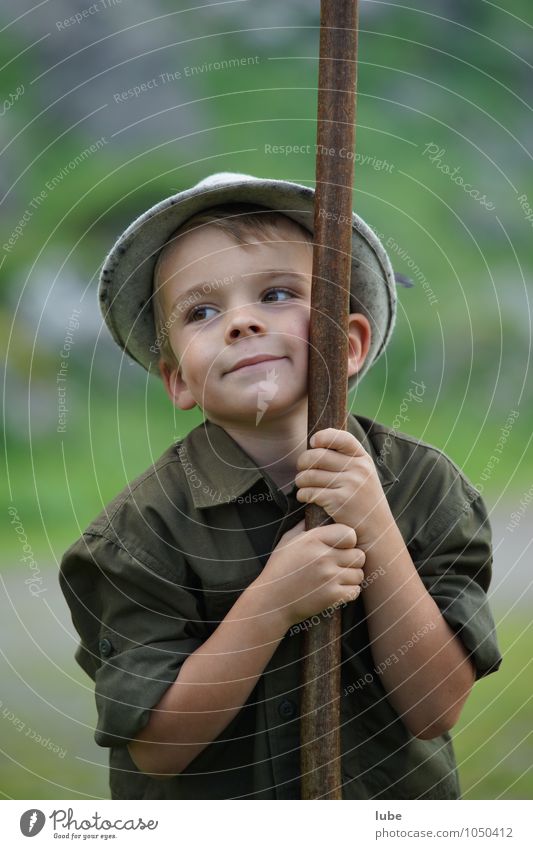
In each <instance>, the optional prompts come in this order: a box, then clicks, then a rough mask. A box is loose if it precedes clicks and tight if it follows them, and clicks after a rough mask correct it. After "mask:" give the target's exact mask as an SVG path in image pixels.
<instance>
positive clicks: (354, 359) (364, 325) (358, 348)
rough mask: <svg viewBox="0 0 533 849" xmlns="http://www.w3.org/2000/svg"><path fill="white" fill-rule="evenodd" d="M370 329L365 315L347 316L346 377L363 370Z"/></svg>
mask: <svg viewBox="0 0 533 849" xmlns="http://www.w3.org/2000/svg"><path fill="white" fill-rule="evenodd" d="M371 339H372V328H371V327H370V322H369V320H368V319H367V317H366V315H363V313H360V312H353V313H350V315H349V316H348V377H352V376H353V375H354V374H357V373H358V372H360V371H361V369H362V368H363V365H364V362H365V360H366V356H367V354H368V349H369V348H370V342H371Z"/></svg>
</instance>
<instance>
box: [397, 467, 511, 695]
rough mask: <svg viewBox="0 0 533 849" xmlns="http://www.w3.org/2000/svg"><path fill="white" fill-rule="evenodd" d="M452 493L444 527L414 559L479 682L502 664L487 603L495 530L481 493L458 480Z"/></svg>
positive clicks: (428, 589) (427, 587)
mask: <svg viewBox="0 0 533 849" xmlns="http://www.w3.org/2000/svg"><path fill="white" fill-rule="evenodd" d="M452 490H454V492H453V497H452V496H450V497H449V498H448V499H447V505H448V511H447V513H446V514H445V515H446V521H445V526H444V528H440V529H439V532H438V534H437V535H436V536H435V537H434V538H433V539H431V540H430V541H429V542H427V543H426V544H425V546H424V548H423V550H421V551H420V553H419V554H418V555H417V556H416V558H413V559H414V563H415V566H416V567H417V569H418V572H419V574H420V577H421V579H422V581H423V583H424V586H425V587H426V589H427V591H428V592H429V593H430V595H431V597H432V598H433V600H434V601H435V603H436V604H437V605H438V607H439V610H440V612H441V614H442V616H443V617H444V619H445V620H446V621H447V623H448V625H450V627H451V628H452V629H453V630H454V631H455V633H456V634H457V636H458V637H459V639H460V640H461V641H462V643H463V645H464V647H465V649H466V650H467V652H468V653H469V656H470V659H471V660H472V662H473V663H474V666H475V671H476V680H478V679H479V678H483V677H484V676H485V675H488V674H489V673H491V672H496V670H497V669H498V668H499V667H500V664H501V662H502V657H501V654H500V651H499V648H498V642H497V638H496V629H495V625H494V620H493V617H492V613H491V610H490V607H489V603H488V598H487V590H488V588H489V584H490V580H491V576H492V546H491V529H490V524H489V519H488V515H487V510H486V507H485V504H484V502H483V500H482V498H481V496H480V494H479V493H478V492H477V490H475V489H474V488H473V487H471V486H470V485H468V486H466V485H465V483H463V482H462V481H460V480H458V479H456V481H455V483H454V485H453V487H452ZM450 505H452V507H450ZM439 512H441V511H439ZM441 516H442V513H441ZM439 525H440V526H441V525H442V522H440V523H439Z"/></svg>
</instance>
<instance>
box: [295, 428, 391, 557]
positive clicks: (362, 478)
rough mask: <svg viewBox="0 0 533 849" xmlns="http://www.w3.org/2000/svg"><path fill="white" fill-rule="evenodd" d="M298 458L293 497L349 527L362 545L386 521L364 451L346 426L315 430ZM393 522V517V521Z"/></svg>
mask: <svg viewBox="0 0 533 849" xmlns="http://www.w3.org/2000/svg"><path fill="white" fill-rule="evenodd" d="M311 446H312V447H311V448H308V449H307V450H306V451H304V452H303V453H302V454H300V456H299V457H298V461H297V463H296V468H297V469H299V472H298V474H297V475H296V477H295V483H296V485H297V487H298V491H297V493H296V497H297V499H298V501H303V502H305V503H313V504H319V505H320V507H322V508H323V509H324V510H325V511H326V513H327V514H328V515H329V516H331V518H332V519H334V520H335V522H341V523H342V524H345V525H349V526H350V527H352V528H353V529H354V530H355V532H356V534H357V547H358V548H364V547H368V546H369V544H370V543H371V542H372V540H375V539H376V538H377V537H379V536H380V534H381V531H382V530H385V529H386V528H387V527H388V526H389V525H390V522H391V516H392V514H391V511H390V508H389V504H388V501H387V499H386V497H385V493H384V491H383V487H382V486H381V481H380V479H379V477H378V473H377V469H376V466H375V464H374V461H373V460H372V457H371V456H370V454H368V452H367V451H365V449H364V448H363V446H362V445H361V443H360V442H359V441H358V440H357V439H356V438H355V436H353V435H352V434H351V433H349V432H348V431H346V430H337V429H336V428H333V427H329V428H326V429H325V430H319V431H317V432H316V433H315V434H314V437H313V438H312V440H311ZM393 521H394V520H393Z"/></svg>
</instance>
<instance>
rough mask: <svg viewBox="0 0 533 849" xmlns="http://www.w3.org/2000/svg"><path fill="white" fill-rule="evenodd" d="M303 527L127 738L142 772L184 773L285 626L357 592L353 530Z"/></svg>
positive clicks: (236, 705) (229, 715) (242, 695)
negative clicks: (139, 727)
mask: <svg viewBox="0 0 533 849" xmlns="http://www.w3.org/2000/svg"><path fill="white" fill-rule="evenodd" d="M304 525H305V523H304V521H303V520H302V521H301V522H299V523H298V524H297V525H295V526H294V527H293V528H292V529H291V530H290V531H287V532H286V533H285V534H283V536H282V538H281V540H280V541H279V543H278V545H277V546H276V548H275V549H274V551H273V552H272V554H271V556H270V557H269V559H268V561H267V563H266V565H265V567H264V569H263V571H262V572H261V574H260V575H259V576H258V577H257V578H256V580H255V581H254V582H253V583H252V584H250V586H249V587H248V588H247V589H246V590H244V592H243V593H242V594H241V595H240V596H239V598H238V599H237V601H236V602H235V604H234V605H233V607H232V608H231V610H230V611H229V613H228V614H227V616H226V617H225V619H223V620H222V622H221V623H220V625H219V626H218V628H217V629H216V631H215V632H214V633H213V634H211V636H210V637H209V638H208V639H207V640H206V641H205V642H204V643H203V644H202V645H201V646H200V647H199V648H197V649H196V651H194V652H193V653H192V654H190V655H189V657H188V658H187V659H186V660H185V661H184V662H183V664H182V666H181V669H180V671H179V674H178V676H177V678H176V679H175V681H174V682H173V683H172V684H171V685H170V687H169V688H168V689H167V691H166V692H165V693H164V695H163V697H162V698H161V699H160V701H159V702H158V703H157V704H156V707H155V708H152V710H151V712H150V717H149V720H148V723H147V725H146V726H145V727H144V728H143V730H142V731H141V732H140V733H139V734H137V736H136V737H135V739H134V740H133V741H132V742H131V743H129V745H128V749H129V752H130V754H131V756H132V758H133V760H134V762H135V763H136V764H137V766H138V768H139V769H140V770H142V771H143V772H147V773H149V774H150V775H152V776H153V777H154V778H157V777H160V778H162V777H165V776H171V775H176V774H177V773H179V772H182V771H183V770H184V769H185V768H186V767H187V766H188V764H189V763H190V762H191V761H192V760H193V759H194V758H195V757H196V756H197V755H199V754H200V752H201V751H202V750H203V749H205V748H206V746H208V745H209V743H211V742H212V741H213V740H215V738H216V737H218V735H219V734H220V733H221V732H222V731H223V730H224V728H226V726H227V725H228V724H229V723H230V722H231V720H232V719H233V718H234V717H235V716H236V715H237V714H238V713H239V711H240V710H241V708H242V706H243V705H244V703H245V701H246V700H247V698H248V697H249V695H250V693H251V692H252V690H253V688H254V686H255V684H256V682H257V680H258V678H259V677H260V675H261V673H262V672H263V670H264V668H265V667H266V665H267V664H268V662H269V660H270V658H271V657H272V655H273V654H274V652H275V650H276V648H277V646H278V645H279V643H280V641H281V640H282V639H283V637H284V636H285V633H286V632H287V630H288V629H289V628H290V626H291V625H293V624H294V623H295V622H300V621H302V620H304V619H305V618H306V617H308V616H312V615H314V614H317V613H319V612H320V611H322V610H325V609H326V608H327V607H329V606H330V605H331V604H336V603H339V601H341V602H342V601H351V600H354V599H355V598H357V596H358V595H359V592H360V584H361V581H362V580H363V578H364V572H363V569H362V567H363V565H364V562H365V558H364V554H363V552H362V551H360V550H359V549H358V548H356V547H355V546H356V534H355V532H354V530H353V528H350V527H348V526H346V525H342V524H330V525H326V526H321V527H318V528H313V529H312V530H309V531H305V529H304ZM295 552H296V553H295Z"/></svg>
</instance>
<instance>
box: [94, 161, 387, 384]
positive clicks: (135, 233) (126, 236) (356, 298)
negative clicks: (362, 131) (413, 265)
mask: <svg viewBox="0 0 533 849" xmlns="http://www.w3.org/2000/svg"><path fill="white" fill-rule="evenodd" d="M314 197H315V192H314V189H312V188H310V187H308V186H303V185H300V184H299V183H292V182H288V181H286V180H268V179H263V178H261V177H252V176H250V175H249V174H238V173H231V172H221V173H218V174H213V175H211V176H210V177H207V178H206V179H204V180H201V181H200V182H199V183H197V184H196V185H195V186H193V187H192V188H190V189H186V190H185V191H183V192H178V194H175V195H172V196H171V197H168V198H165V200H162V201H160V202H159V203H157V204H155V206H152V207H151V209H149V210H147V212H144V213H143V214H142V215H140V216H139V217H138V218H136V219H135V221H133V223H132V224H130V226H129V227H128V228H127V229H126V230H125V231H124V233H123V234H122V235H121V236H120V238H119V239H118V240H117V241H116V242H115V244H114V246H113V248H112V249H111V251H110V253H109V254H108V256H107V257H106V259H105V262H104V265H103V268H102V272H101V275H100V285H99V300H100V308H101V311H102V315H103V317H104V319H105V322H106V324H107V326H108V328H109V330H110V331H111V335H112V336H113V339H114V340H115V342H116V343H117V344H118V345H119V346H120V347H121V348H122V349H123V350H124V351H125V352H126V353H127V354H128V355H129V356H130V357H132V358H133V359H134V360H136V362H138V363H139V364H140V365H141V366H143V367H144V368H145V369H147V370H148V371H150V372H155V373H156V374H157V375H159V369H158V367H157V363H158V361H159V358H160V353H159V346H158V345H157V344H156V337H157V330H156V326H155V320H154V310H153V273H154V268H155V264H156V262H157V258H158V255H159V253H160V251H161V249H162V248H163V246H164V245H165V243H166V242H167V241H168V240H169V239H170V237H171V236H172V234H173V233H174V231H175V230H177V229H178V227H180V226H181V225H182V224H184V223H185V221H187V220H188V219H189V218H191V217H192V216H193V215H195V214H196V213H198V212H202V211H203V210H205V209H208V208H209V207H212V206H219V205H220V204H225V203H252V204H257V205H260V206H264V207H267V208H269V209H273V210H277V211H279V212H282V213H283V214H284V215H286V216H287V217H288V218H292V219H293V220H294V221H296V222H297V223H298V224H301V225H302V226H303V227H305V228H306V229H307V230H308V231H309V232H310V233H311V234H313V230H314V227H313V218H314ZM350 289H351V300H350V311H351V312H359V311H360V308H361V307H362V308H363V310H364V312H365V314H366V315H367V318H368V319H369V321H370V325H371V328H372V339H371V343H370V349H369V351H368V354H367V357H366V360H365V363H364V366H363V368H362V369H361V371H360V372H359V374H358V375H355V376H354V377H352V378H350V381H349V386H350V388H352V387H353V386H354V385H355V383H356V382H357V381H358V380H359V379H360V378H361V377H362V376H363V375H364V374H365V373H366V372H367V371H368V369H369V368H370V367H371V366H372V365H373V363H374V362H375V361H376V360H377V358H378V357H379V356H380V355H381V354H382V353H383V351H384V350H385V348H386V346H387V343H388V341H389V339H390V336H391V333H392V330H393V327H394V322H395V319H396V284H395V279H394V272H393V270H392V267H391V263H390V260H389V257H388V256H387V252H386V250H385V248H384V247H383V245H382V243H381V241H380V240H379V239H378V237H377V236H376V234H375V233H374V231H373V230H372V229H371V228H370V227H369V226H368V225H367V224H365V222H364V221H363V220H362V218H360V217H359V216H358V215H356V214H355V213H352V269H351V281H350Z"/></svg>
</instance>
